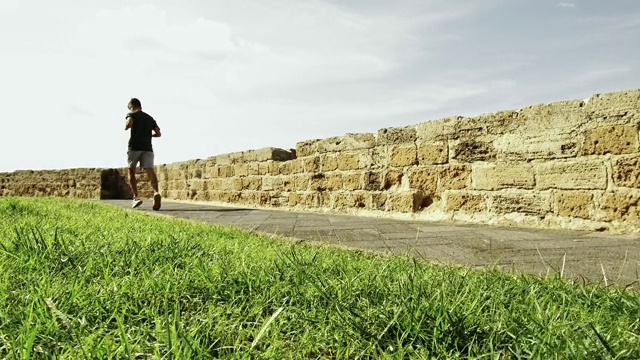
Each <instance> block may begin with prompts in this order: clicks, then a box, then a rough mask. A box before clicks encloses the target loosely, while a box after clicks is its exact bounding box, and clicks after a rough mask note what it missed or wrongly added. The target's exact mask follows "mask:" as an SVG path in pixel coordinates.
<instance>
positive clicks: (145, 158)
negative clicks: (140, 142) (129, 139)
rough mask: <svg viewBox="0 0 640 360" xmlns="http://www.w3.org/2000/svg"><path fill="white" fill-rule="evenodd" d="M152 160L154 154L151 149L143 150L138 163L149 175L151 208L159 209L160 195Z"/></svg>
mask: <svg viewBox="0 0 640 360" xmlns="http://www.w3.org/2000/svg"><path fill="white" fill-rule="evenodd" d="M153 162H154V154H153V152H152V151H145V152H144V153H143V154H142V156H141V157H140V165H141V166H142V167H143V168H144V170H145V171H146V172H147V176H148V177H149V182H150V183H151V187H152V188H153V207H152V209H153V210H160V206H161V201H162V197H161V196H160V191H159V190H158V177H157V176H156V171H155V170H154V168H153Z"/></svg>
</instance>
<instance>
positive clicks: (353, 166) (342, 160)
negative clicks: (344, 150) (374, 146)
mask: <svg viewBox="0 0 640 360" xmlns="http://www.w3.org/2000/svg"><path fill="white" fill-rule="evenodd" d="M337 161H338V169H340V170H357V169H358V167H359V164H358V154H354V153H350V154H340V155H338V157H337Z"/></svg>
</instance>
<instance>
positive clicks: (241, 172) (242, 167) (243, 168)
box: [233, 163, 249, 177]
mask: <svg viewBox="0 0 640 360" xmlns="http://www.w3.org/2000/svg"><path fill="white" fill-rule="evenodd" d="M233 174H234V175H235V176H239V177H244V176H248V175H249V165H248V164H246V163H243V164H235V165H233Z"/></svg>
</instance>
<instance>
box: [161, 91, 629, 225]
mask: <svg viewBox="0 0 640 360" xmlns="http://www.w3.org/2000/svg"><path fill="white" fill-rule="evenodd" d="M639 124H640V90H632V91H624V92H618V93H610V94H604V95H594V96H593V97H591V98H590V99H588V100H573V101H561V102H557V103H552V104H541V105H535V106H530V107H526V108H524V109H520V110H511V111H500V112H497V113H493V114H484V115H480V116H477V117H471V118H467V117H453V118H447V119H441V120H435V121H428V122H424V123H420V124H417V125H413V126H406V127H399V128H386V129H381V130H379V131H378V132H377V134H347V135H344V136H340V137H334V138H328V139H318V140H309V141H303V142H300V143H298V144H297V146H296V150H295V151H285V150H281V149H271V148H268V149H261V150H251V151H245V152H239V153H233V154H225V155H219V156H214V157H210V158H208V159H205V160H191V161H185V162H180V163H174V164H168V165H162V166H159V167H158V174H159V180H160V188H161V189H162V193H163V195H164V196H165V197H167V198H171V199H178V200H196V201H205V202H224V203H234V204H240V205H249V206H259V207H274V208H286V209H294V210H313V211H331V212H339V213H355V214H362V215H393V216H399V217H405V218H418V219H432V220H460V221H466V222H474V223H490V224H505V225H514V224H518V225H525V226H534V227H552V228H572V229H591V230H593V229H609V230H613V231H619V232H638V231H640V179H639V178H638V175H639V174H640V168H639V166H638V165H640V147H639V146H640V145H639V137H638V135H639V127H638V126H639Z"/></svg>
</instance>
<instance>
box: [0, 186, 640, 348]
mask: <svg viewBox="0 0 640 360" xmlns="http://www.w3.org/2000/svg"><path fill="white" fill-rule="evenodd" d="M639 319H640V294H639V293H637V292H633V291H630V290H624V289H611V288H610V289H606V288H602V287H597V286H585V285H579V284H571V283H569V282H566V281H562V280H559V279H540V278H536V277H532V276H526V275H513V274H507V273H502V272H499V271H493V270H487V271H477V270H467V269H460V268H451V267H445V266H435V265H431V264H428V263H423V262H418V261H415V260H412V259H409V258H404V257H386V256H381V255H375V254H370V253H365V252H357V251H346V250H341V249H336V248H331V247H319V246H311V245H305V244H294V243H291V242H286V241H281V240H278V239H273V238H271V237H267V236H259V235H255V234H253V233H250V232H247V231H239V230H234V229H228V228H223V227H215V226H209V225H205V224H200V223H196V222H189V221H185V220H177V219H164V218H159V217H154V216H150V215H145V214H142V213H136V212H132V211H128V210H123V209H117V208H113V207H110V206H107V205H104V204H100V203H97V202H88V201H74V200H60V199H48V198H40V199H28V198H8V199H7V198H5V199H0V357H2V358H8V359H22V358H24V359H31V358H37V359H41V358H99V359H110V358H111V359H116V358H117V359H120V358H139V359H146V358H158V359H160V358H163V359H186V358H198V359H201V358H240V359H287V358H291V359H293V358H296V359H298V358H336V359H352V358H418V359H421V358H422V359H431V358H439V359H442V358H476V359H498V358H500V359H502V358H504V359H518V358H539V359H549V358H563V359H568V358H571V359H580V358H584V359H595V358H616V359H626V358H639V357H640V320H639Z"/></svg>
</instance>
